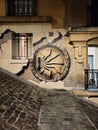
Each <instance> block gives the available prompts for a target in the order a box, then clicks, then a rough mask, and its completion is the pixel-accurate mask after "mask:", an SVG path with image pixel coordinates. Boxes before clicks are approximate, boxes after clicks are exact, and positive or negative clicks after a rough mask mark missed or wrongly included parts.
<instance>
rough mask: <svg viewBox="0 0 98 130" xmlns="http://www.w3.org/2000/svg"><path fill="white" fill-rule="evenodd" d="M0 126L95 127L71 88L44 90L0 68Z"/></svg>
mask: <svg viewBox="0 0 98 130" xmlns="http://www.w3.org/2000/svg"><path fill="white" fill-rule="evenodd" d="M0 130H97V129H96V128H95V127H94V125H93V123H92V122H91V121H90V119H89V118H88V116H87V114H86V113H85V112H84V110H83V108H82V107H81V106H80V104H79V103H78V102H77V100H76V97H74V95H73V94H72V93H71V92H68V91H65V90H55V89H54V90H44V89H42V88H39V87H38V86H36V85H34V84H31V83H29V82H26V81H25V80H23V79H21V78H18V77H16V76H14V75H13V74H11V73H9V72H6V71H4V70H2V69H0Z"/></svg>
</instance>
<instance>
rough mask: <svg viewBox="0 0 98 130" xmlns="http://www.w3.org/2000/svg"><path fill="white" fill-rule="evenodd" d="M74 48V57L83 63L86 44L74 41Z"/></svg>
mask: <svg viewBox="0 0 98 130" xmlns="http://www.w3.org/2000/svg"><path fill="white" fill-rule="evenodd" d="M72 45H73V48H74V58H75V60H76V62H77V63H83V62H85V50H86V44H83V42H82V43H81V42H73V43H72Z"/></svg>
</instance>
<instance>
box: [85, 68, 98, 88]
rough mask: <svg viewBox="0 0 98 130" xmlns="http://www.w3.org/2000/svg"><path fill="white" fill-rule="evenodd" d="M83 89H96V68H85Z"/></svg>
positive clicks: (97, 70)
mask: <svg viewBox="0 0 98 130" xmlns="http://www.w3.org/2000/svg"><path fill="white" fill-rule="evenodd" d="M85 89H98V69H85Z"/></svg>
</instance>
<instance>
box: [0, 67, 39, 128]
mask: <svg viewBox="0 0 98 130" xmlns="http://www.w3.org/2000/svg"><path fill="white" fill-rule="evenodd" d="M40 105H41V90H40V89H39V88H38V87H36V86H34V85H33V86H32V85H31V84H28V83H26V82H24V81H22V80H20V79H19V78H17V77H16V76H14V75H10V74H9V73H8V74H7V72H4V70H2V69H0V130H36V129H37V122H38V116H39V110H40Z"/></svg>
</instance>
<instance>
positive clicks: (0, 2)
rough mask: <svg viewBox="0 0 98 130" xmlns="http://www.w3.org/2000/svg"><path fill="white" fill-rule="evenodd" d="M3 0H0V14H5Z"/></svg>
mask: <svg viewBox="0 0 98 130" xmlns="http://www.w3.org/2000/svg"><path fill="white" fill-rule="evenodd" d="M5 12H6V9H5V0H0V16H5Z"/></svg>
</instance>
